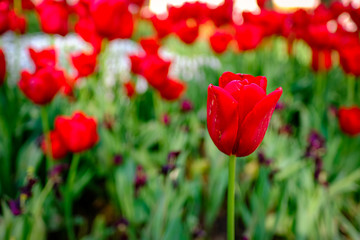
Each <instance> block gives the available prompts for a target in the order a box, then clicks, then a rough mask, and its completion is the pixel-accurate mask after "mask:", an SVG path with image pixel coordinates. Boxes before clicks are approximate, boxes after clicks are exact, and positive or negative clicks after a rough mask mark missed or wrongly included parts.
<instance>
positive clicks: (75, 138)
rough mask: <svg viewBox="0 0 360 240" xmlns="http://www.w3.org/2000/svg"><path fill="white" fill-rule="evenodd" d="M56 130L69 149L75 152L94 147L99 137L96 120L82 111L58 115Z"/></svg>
mask: <svg viewBox="0 0 360 240" xmlns="http://www.w3.org/2000/svg"><path fill="white" fill-rule="evenodd" d="M55 130H56V131H57V132H58V133H59V136H60V138H61V140H62V142H63V143H64V144H65V146H66V147H67V149H69V151H70V152H73V153H78V152H83V151H86V150H88V149H90V148H92V147H93V146H94V145H95V144H96V143H97V142H98V139H99V136H98V133H97V123H96V120H95V119H94V118H91V117H87V116H86V115H85V114H83V113H82V112H75V113H73V115H72V116H71V117H65V116H59V117H57V118H56V119H55Z"/></svg>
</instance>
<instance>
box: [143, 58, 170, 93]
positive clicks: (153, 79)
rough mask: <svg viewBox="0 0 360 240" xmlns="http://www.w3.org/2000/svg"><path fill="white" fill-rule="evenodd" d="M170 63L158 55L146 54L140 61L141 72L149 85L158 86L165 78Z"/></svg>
mask: <svg viewBox="0 0 360 240" xmlns="http://www.w3.org/2000/svg"><path fill="white" fill-rule="evenodd" d="M170 64H171V62H169V61H165V60H163V59H162V58H160V57H159V56H156V55H152V56H148V57H146V59H145V60H144V62H143V63H142V66H141V68H142V74H143V76H144V77H145V78H146V80H147V81H148V83H149V84H150V85H151V86H153V87H154V88H159V87H161V86H162V85H163V84H164V83H165V82H166V80H167V76H168V73H169V68H170Z"/></svg>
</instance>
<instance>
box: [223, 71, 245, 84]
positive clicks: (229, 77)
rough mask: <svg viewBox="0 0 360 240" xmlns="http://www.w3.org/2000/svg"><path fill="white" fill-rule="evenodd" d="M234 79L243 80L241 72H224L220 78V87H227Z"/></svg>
mask: <svg viewBox="0 0 360 240" xmlns="http://www.w3.org/2000/svg"><path fill="white" fill-rule="evenodd" d="M233 80H242V79H241V78H240V76H239V74H236V73H232V72H224V73H223V74H222V75H221V76H220V78H219V87H221V88H225V86H226V85H227V84H228V83H229V82H231V81H233Z"/></svg>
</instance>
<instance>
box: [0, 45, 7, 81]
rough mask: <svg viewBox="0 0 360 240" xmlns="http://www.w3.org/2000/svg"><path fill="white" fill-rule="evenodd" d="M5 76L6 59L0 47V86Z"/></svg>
mask: <svg viewBox="0 0 360 240" xmlns="http://www.w3.org/2000/svg"><path fill="white" fill-rule="evenodd" d="M5 76H6V60H5V55H4V52H3V50H2V49H1V48H0V87H1V85H3V83H4V81H5Z"/></svg>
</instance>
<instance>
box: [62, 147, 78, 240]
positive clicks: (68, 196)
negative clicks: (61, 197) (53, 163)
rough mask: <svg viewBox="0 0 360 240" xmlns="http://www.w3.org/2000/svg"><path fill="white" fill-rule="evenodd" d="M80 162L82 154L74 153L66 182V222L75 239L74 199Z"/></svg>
mask: <svg viewBox="0 0 360 240" xmlns="http://www.w3.org/2000/svg"><path fill="white" fill-rule="evenodd" d="M79 162H80V155H79V154H74V155H73V159H72V161H71V165H70V169H69V175H68V178H67V182H66V190H65V191H66V192H65V223H66V230H67V234H68V239H69V240H75V239H76V238H75V232H74V227H73V221H72V220H73V219H72V201H73V194H72V190H73V186H74V182H75V178H76V169H77V167H78V165H79Z"/></svg>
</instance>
